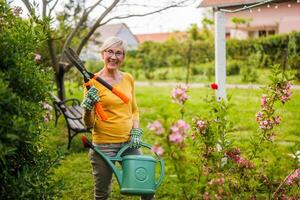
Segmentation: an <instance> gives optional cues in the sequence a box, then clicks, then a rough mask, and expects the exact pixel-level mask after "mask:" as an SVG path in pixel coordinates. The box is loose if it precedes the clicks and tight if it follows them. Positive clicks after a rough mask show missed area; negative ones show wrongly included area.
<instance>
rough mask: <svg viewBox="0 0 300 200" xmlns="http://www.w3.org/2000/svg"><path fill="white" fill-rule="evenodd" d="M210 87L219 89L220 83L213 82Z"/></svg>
mask: <svg viewBox="0 0 300 200" xmlns="http://www.w3.org/2000/svg"><path fill="white" fill-rule="evenodd" d="M210 88H211V89H213V90H217V89H218V84H216V83H212V84H210Z"/></svg>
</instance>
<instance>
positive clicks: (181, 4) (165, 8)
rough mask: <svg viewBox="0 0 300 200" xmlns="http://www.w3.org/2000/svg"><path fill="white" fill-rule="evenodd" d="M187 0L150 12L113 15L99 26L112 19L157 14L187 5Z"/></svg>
mask: <svg viewBox="0 0 300 200" xmlns="http://www.w3.org/2000/svg"><path fill="white" fill-rule="evenodd" d="M187 1H189V0H187ZM187 1H180V2H178V3H176V4H172V5H169V6H167V7H163V8H160V9H158V10H154V11H151V12H148V13H144V14H132V15H126V16H116V17H112V18H110V19H108V20H106V21H105V22H103V23H102V24H99V26H102V25H104V24H107V23H108V22H110V21H112V20H115V19H126V18H130V17H144V16H148V15H152V14H155V13H159V12H161V11H164V10H167V9H170V8H175V7H185V6H186V5H184V4H183V3H185V2H187ZM140 6H145V7H146V5H140Z"/></svg>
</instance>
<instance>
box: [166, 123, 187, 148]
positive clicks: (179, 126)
mask: <svg viewBox="0 0 300 200" xmlns="http://www.w3.org/2000/svg"><path fill="white" fill-rule="evenodd" d="M189 128H190V126H189V125H188V124H187V123H186V122H185V121H184V120H182V119H180V120H178V121H177V122H175V123H174V124H173V125H172V126H171V128H170V130H171V134H170V135H169V140H170V141H171V142H173V143H175V144H178V143H181V142H183V140H184V138H185V137H186V132H187V131H188V130H189Z"/></svg>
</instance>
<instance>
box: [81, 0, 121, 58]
mask: <svg viewBox="0 0 300 200" xmlns="http://www.w3.org/2000/svg"><path fill="white" fill-rule="evenodd" d="M119 1H120V0H114V1H113V3H112V4H111V5H110V6H109V7H108V8H107V9H106V10H105V11H104V12H103V13H102V15H100V17H99V18H98V19H97V21H96V22H95V23H94V25H93V26H92V28H91V29H90V31H89V32H88V33H87V35H86V36H85V37H84V38H83V39H82V40H81V42H80V44H79V46H78V48H77V50H76V52H77V53H78V54H80V52H81V50H82V48H83V47H84V45H85V44H86V43H87V41H88V40H89V39H90V37H91V36H92V35H93V34H94V32H95V31H96V29H97V28H98V27H99V25H100V23H101V21H102V20H103V19H104V18H105V17H106V15H108V14H109V13H110V11H111V10H112V9H113V8H114V7H115V6H116V5H117V4H118V3H119Z"/></svg>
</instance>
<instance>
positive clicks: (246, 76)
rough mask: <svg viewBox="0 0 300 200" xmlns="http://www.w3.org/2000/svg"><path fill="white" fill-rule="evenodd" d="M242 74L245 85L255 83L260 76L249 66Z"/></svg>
mask: <svg viewBox="0 0 300 200" xmlns="http://www.w3.org/2000/svg"><path fill="white" fill-rule="evenodd" d="M241 74H242V82H245V83H249V82H250V83H254V82H255V81H256V80H257V79H258V74H257V72H256V70H255V69H254V68H252V67H249V66H245V67H244V68H242V71H241Z"/></svg>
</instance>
